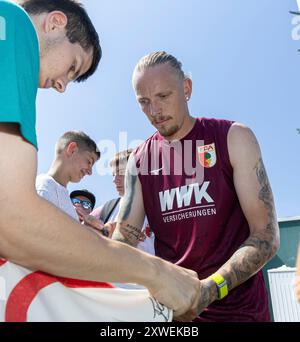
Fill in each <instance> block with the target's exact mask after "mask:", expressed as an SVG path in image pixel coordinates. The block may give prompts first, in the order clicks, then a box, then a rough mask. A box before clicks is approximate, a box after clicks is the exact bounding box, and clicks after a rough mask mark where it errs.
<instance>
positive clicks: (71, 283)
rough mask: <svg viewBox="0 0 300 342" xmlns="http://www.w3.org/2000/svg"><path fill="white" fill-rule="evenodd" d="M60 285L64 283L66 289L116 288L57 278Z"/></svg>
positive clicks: (105, 284)
mask: <svg viewBox="0 0 300 342" xmlns="http://www.w3.org/2000/svg"><path fill="white" fill-rule="evenodd" d="M57 279H58V281H59V282H60V283H62V284H63V285H64V286H66V287H70V288H74V289H75V288H79V287H81V288H104V289H113V288H114V286H113V285H112V284H109V283H100V282H96V281H86V280H78V279H67V278H60V277H58V278H57Z"/></svg>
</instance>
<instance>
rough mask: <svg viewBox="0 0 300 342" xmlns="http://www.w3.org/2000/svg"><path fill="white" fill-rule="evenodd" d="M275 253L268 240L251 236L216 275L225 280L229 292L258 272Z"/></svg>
mask: <svg viewBox="0 0 300 342" xmlns="http://www.w3.org/2000/svg"><path fill="white" fill-rule="evenodd" d="M276 251H277V247H276V246H275V245H274V243H273V242H272V240H270V239H269V238H266V237H265V236H262V235H251V236H250V237H249V238H248V239H247V240H246V241H245V242H244V244H243V245H242V246H241V247H240V248H239V249H238V250H237V251H236V252H235V253H234V254H233V256H232V257H231V258H230V259H229V260H228V262H227V263H226V264H225V265H224V266H222V267H221V268H220V269H219V270H218V271H217V273H219V274H221V275H222V276H223V278H224V279H226V281H227V284H228V289H229V291H230V290H232V289H234V288H235V287H237V286H238V285H240V284H242V283H244V282H245V281H247V280H248V279H250V278H251V277H252V276H254V275H255V274H256V273H257V272H259V271H260V270H261V269H262V268H263V267H264V265H265V264H266V263H267V262H268V261H269V260H270V259H271V258H272V257H273V256H274V255H275V254H276Z"/></svg>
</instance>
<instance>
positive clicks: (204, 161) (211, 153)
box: [198, 144, 217, 169]
mask: <svg viewBox="0 0 300 342" xmlns="http://www.w3.org/2000/svg"><path fill="white" fill-rule="evenodd" d="M198 156H199V161H200V164H201V165H202V166H203V167H205V168H207V169H209V168H211V167H213V166H215V165H216V163H217V154H216V146H215V144H210V145H205V146H199V147H198Z"/></svg>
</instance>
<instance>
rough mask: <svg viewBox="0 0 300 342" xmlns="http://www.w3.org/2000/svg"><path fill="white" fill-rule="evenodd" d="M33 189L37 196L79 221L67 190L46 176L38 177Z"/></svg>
mask: <svg viewBox="0 0 300 342" xmlns="http://www.w3.org/2000/svg"><path fill="white" fill-rule="evenodd" d="M35 187H36V191H37V193H38V195H40V196H41V197H43V198H44V199H46V200H47V201H49V202H51V203H52V204H54V205H55V206H56V207H58V208H60V209H61V210H62V211H63V212H65V213H66V214H68V215H69V216H71V217H73V218H74V219H75V220H76V221H79V219H78V215H77V213H76V211H75V209H74V207H73V204H72V202H71V199H70V194H69V192H68V190H67V188H65V187H64V186H62V185H61V184H59V183H57V182H56V180H55V179H54V178H53V177H51V176H49V175H46V174H41V175H38V176H37V178H36V182H35Z"/></svg>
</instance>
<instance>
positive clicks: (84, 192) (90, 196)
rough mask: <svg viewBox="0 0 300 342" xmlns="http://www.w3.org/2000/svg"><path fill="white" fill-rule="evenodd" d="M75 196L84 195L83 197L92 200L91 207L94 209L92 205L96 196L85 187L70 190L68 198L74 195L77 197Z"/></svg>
mask: <svg viewBox="0 0 300 342" xmlns="http://www.w3.org/2000/svg"><path fill="white" fill-rule="evenodd" d="M77 196H84V197H86V198H88V199H89V200H90V201H91V202H92V206H93V208H92V209H94V206H95V203H96V197H95V196H94V194H92V193H91V192H89V191H88V190H86V189H82V190H75V191H72V192H71V193H70V198H74V197H77Z"/></svg>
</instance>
